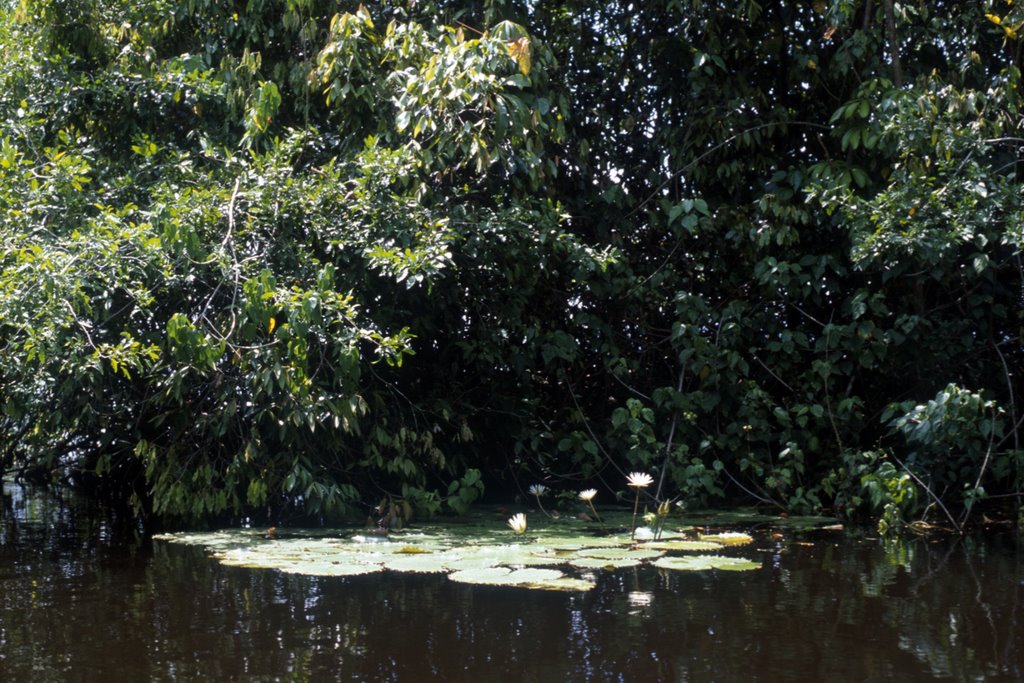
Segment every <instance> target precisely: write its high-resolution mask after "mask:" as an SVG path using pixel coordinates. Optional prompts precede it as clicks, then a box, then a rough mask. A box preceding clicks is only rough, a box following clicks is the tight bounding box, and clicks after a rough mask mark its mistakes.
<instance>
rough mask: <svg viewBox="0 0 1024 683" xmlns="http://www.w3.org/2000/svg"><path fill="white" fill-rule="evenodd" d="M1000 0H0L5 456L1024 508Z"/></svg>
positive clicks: (469, 494)
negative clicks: (366, 0) (545, 0)
mask: <svg viewBox="0 0 1024 683" xmlns="http://www.w3.org/2000/svg"><path fill="white" fill-rule="evenodd" d="M794 5H797V6H794ZM1022 26H1024V5H1021V4H1020V3H1012V4H1011V3H1005V2H1002V1H999V2H996V1H995V0H993V1H992V2H983V3H952V2H939V3H902V4H898V5H895V4H893V3H892V2H890V1H889V0H884V1H883V2H878V3H872V2H864V1H862V0H861V1H858V0H841V1H833V2H828V3H825V2H814V3H795V4H794V3H784V2H767V1H766V2H742V3H734V2H713V1H706V2H677V1H674V0H663V1H662V0H659V1H656V2H649V3H642V6H639V7H638V6H636V5H635V4H634V5H628V4H626V5H624V4H622V3H618V2H611V1H601V2H590V1H588V2H578V1H571V2H564V3H555V4H544V6H539V5H538V3H528V2H519V1H517V0H482V1H481V2H478V3H464V2H447V1H444V0H440V1H430V2H422V1H417V2H406V1H401V0H395V1H388V2H382V3H373V4H372V6H366V5H363V4H359V3H358V2H343V1H340V0H337V1H331V2H313V1H312V0H288V1H287V2H285V1H284V0H264V1H262V2H250V3H246V4H245V7H244V8H243V9H239V8H237V7H234V6H229V5H225V4H224V3H221V2H218V1H217V0H165V1H162V2H155V3H124V2H115V1H114V0H18V1H17V2H15V1H14V0H0V55H2V56H3V59H2V60H0V474H2V475H4V476H15V477H18V478H21V479H24V480H30V481H35V482H45V483H50V484H54V485H58V486H75V487H78V488H80V489H83V490H87V491H90V492H91V493H93V494H94V495H96V496H98V497H100V498H103V499H105V500H109V501H118V502H120V503H122V504H124V505H126V506H128V508H129V509H130V511H131V514H132V515H134V516H135V517H136V518H137V519H139V520H143V521H144V522H145V523H146V524H147V525H149V526H151V527H153V528H157V527H164V528H171V527H182V526H188V525H205V524H211V523H214V522H216V521H218V520H236V521H237V520H240V519H243V518H247V517H248V518H252V519H259V520H261V521H262V520H265V521H266V523H267V526H271V525H273V524H277V523H280V522H281V521H282V520H285V521H287V520H290V519H298V518H300V517H301V518H305V519H314V520H319V521H321V522H323V523H325V524H330V523H332V522H333V521H334V520H341V519H346V518H347V519H352V518H356V519H364V518H369V520H370V522H371V523H372V526H374V527H376V526H382V527H384V528H392V527H393V526H394V525H395V524H398V523H402V522H406V521H408V520H410V519H413V518H416V519H426V518H429V517H433V516H437V515H448V514H453V515H459V514H465V513H467V512H468V511H470V510H471V509H472V508H473V507H474V505H479V504H480V503H482V502H494V501H498V500H511V499H518V500H519V501H521V502H524V501H532V503H533V504H534V505H536V506H537V507H538V508H539V509H540V510H541V512H542V513H543V515H544V516H545V517H547V516H548V515H555V514H558V513H559V512H560V511H563V510H569V509H571V510H577V508H578V509H579V510H580V511H581V513H582V514H587V515H590V516H591V517H593V518H595V522H596V521H597V519H596V518H599V517H602V516H603V513H601V514H599V513H598V512H597V510H598V508H595V507H593V505H590V501H591V500H592V499H593V498H594V497H595V496H596V497H597V499H598V500H604V501H605V502H607V503H609V504H610V503H611V502H612V501H614V502H615V504H616V505H621V506H624V507H625V506H628V507H630V508H631V509H632V511H633V517H634V520H633V522H632V523H631V527H632V529H631V531H633V532H634V533H635V532H636V530H637V528H638V527H639V526H641V523H643V525H644V526H646V527H651V528H654V527H656V526H657V524H658V523H659V519H663V518H666V517H668V516H669V515H670V514H672V512H673V510H674V506H676V505H677V504H683V505H685V506H686V507H687V508H690V509H695V508H702V507H707V506H715V507H721V506H746V505H756V506H758V507H759V508H760V509H763V510H768V511H772V512H773V513H780V514H789V515H807V514H811V515H828V516H835V517H837V518H840V519H842V520H872V524H875V525H877V527H878V529H879V531H880V532H881V533H883V534H888V533H899V532H925V531H927V532H931V531H933V530H948V531H950V532H951V533H954V534H962V533H964V532H965V530H967V529H969V528H989V527H996V528H1003V527H1005V526H1008V525H1018V526H1022V525H1021V521H1022V519H1021V518H1022V517H1024V446H1022V444H1021V436H1022V434H1021V427H1022V424H1024V406H1022V405H1021V404H1020V396H1021V395H1022V391H1024V385H1022V384H1021V382H1020V377H1019V375H1020V368H1022V367H1024V350H1022V349H1024V343H1022V338H1021V336H1022V334H1024V306H1022V305H1021V302H1022V301H1024V259H1022V254H1021V246H1022V243H1024V192H1022V187H1021V183H1022V176H1021V171H1022V170H1024V169H1022V167H1021V164H1022V156H1021V153H1022V150H1024V131H1022V130H1021V111H1022V110H1024V107H1022V104H1024V102H1022V94H1024V90H1022V83H1021V67H1022V59H1024V57H1022V54H1024V41H1022V40H1021V37H1020V35H1019V33H1018V32H1019V30H1020V29H1021V27H1022ZM639 474H643V478H642V479H636V480H635V483H627V478H629V481H631V482H632V481H633V480H632V477H633V476H634V475H639ZM641 483H642V485H641ZM581 491H582V492H584V493H586V494H587V495H588V496H589V498H581V497H580V495H581V494H580V492H581ZM584 503H586V504H587V505H585V504H584ZM645 514H646V515H647V516H650V519H649V520H644V515H645ZM652 520H653V521H652ZM510 531H511V530H510ZM524 533H525V534H528V533H529V527H528V526H527V527H525V531H524Z"/></svg>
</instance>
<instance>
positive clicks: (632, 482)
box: [626, 472, 654, 489]
mask: <svg viewBox="0 0 1024 683" xmlns="http://www.w3.org/2000/svg"><path fill="white" fill-rule="evenodd" d="M653 483H654V477H652V476H651V475H649V474H647V473H646V472H630V474H629V476H628V477H626V484H627V485H629V486H632V487H633V488H637V489H645V488H647V487H648V486H650V485H651V484H653Z"/></svg>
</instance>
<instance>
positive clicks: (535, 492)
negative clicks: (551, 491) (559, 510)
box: [529, 484, 548, 497]
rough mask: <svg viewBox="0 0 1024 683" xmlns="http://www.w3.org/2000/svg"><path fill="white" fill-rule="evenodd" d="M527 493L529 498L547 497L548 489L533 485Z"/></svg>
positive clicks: (540, 485)
mask: <svg viewBox="0 0 1024 683" xmlns="http://www.w3.org/2000/svg"><path fill="white" fill-rule="evenodd" d="M529 491H530V495H531V496H538V497H539V496H544V495H547V492H548V487H547V486H545V485H544V484H533V485H532V486H530V489H529Z"/></svg>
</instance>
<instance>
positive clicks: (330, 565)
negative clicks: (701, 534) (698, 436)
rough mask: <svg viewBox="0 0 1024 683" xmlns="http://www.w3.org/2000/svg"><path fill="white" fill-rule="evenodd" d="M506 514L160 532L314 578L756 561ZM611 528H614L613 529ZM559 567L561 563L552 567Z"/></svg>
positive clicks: (541, 573) (466, 577) (538, 573)
mask: <svg viewBox="0 0 1024 683" xmlns="http://www.w3.org/2000/svg"><path fill="white" fill-rule="evenodd" d="M505 516H506V515H504V514H503V515H502V516H501V518H500V519H489V520H488V521H487V522H486V523H482V522H481V521H480V519H481V517H480V516H477V517H476V518H475V521H474V520H472V519H470V520H465V519H459V520H445V522H444V524H443V525H440V524H438V525H429V524H427V525H424V526H421V527H419V528H416V529H405V530H402V531H396V532H392V533H391V534H390V535H388V536H386V537H385V536H377V535H365V536H363V535H361V532H358V531H357V532H355V533H353V532H351V531H346V530H342V529H318V530H305V529H278V530H277V531H276V532H275V533H274V534H273V535H268V533H267V532H266V531H263V530H256V529H234V530H226V531H218V532H212V533H181V534H163V535H161V536H157V537H155V538H156V539H157V540H162V541H166V542H169V543H182V544H188V545H199V546H202V547H204V548H205V549H206V550H207V552H209V553H210V554H211V555H212V556H213V557H214V558H216V559H217V560H218V561H220V562H222V563H224V564H225V565H230V566H238V567H252V568H265V569H274V570H278V571H282V572H288V573H297V574H309V575H317V576H356V575H359V574H367V573H373V572H379V571H385V570H388V571H395V572H424V573H446V574H451V576H452V578H453V580H456V581H464V582H471V583H480V582H483V583H492V584H494V585H508V586H520V587H528V588H542V589H547V590H573V591H579V590H588V589H589V588H590V587H592V586H593V585H594V580H595V577H596V575H597V574H598V573H599V572H600V571H601V570H612V569H617V568H623V567H636V566H640V565H643V564H648V563H650V562H651V560H655V559H657V562H654V564H655V565H656V566H665V567H669V568H678V569H691V570H693V569H707V568H720V569H731V570H738V569H753V568H756V567H757V565H756V564H755V563H752V562H749V561H747V560H742V559H737V558H727V557H719V556H716V555H708V556H698V557H662V556H663V555H664V554H665V552H666V551H668V552H673V553H679V552H693V551H698V552H708V551H716V550H720V549H721V548H722V547H723V546H724V543H730V542H732V543H735V542H737V541H738V540H739V539H740V538H742V539H747V538H749V536H748V535H746V534H734V535H731V534H713V535H709V536H708V537H707V539H706V540H702V541H696V540H693V538H691V537H687V536H685V535H683V534H682V533H681V532H680V531H678V530H667V531H665V532H664V533H663V534H662V535H661V538H659V539H657V540H651V541H648V542H645V543H637V541H636V540H635V539H632V538H630V535H629V533H628V529H629V526H628V523H629V522H630V521H631V517H630V515H629V513H624V514H623V515H622V517H623V519H624V520H625V522H626V524H622V525H615V524H605V525H602V526H600V527H595V526H593V525H585V524H583V523H581V522H579V521H578V520H547V521H546V520H542V519H540V520H536V525H535V526H531V529H530V532H529V533H528V534H527V535H525V536H517V535H515V534H513V533H512V532H511V531H509V530H508V529H507V528H506V527H505V524H504V520H505ZM533 521H534V520H533V519H532V518H531V523H532V522H533ZM609 528H610V529H615V530H616V533H615V534H613V535H609V534H607V533H606V532H605V530H606V529H609ZM712 539H713V540H712ZM733 539H736V540H733ZM708 557H711V558H714V559H711V560H708V559H707V558H708ZM658 558H660V559H658ZM701 558H704V559H701ZM556 566H558V567H560V569H553V568H554V567H556ZM562 570H564V571H562ZM471 579H472V580H471Z"/></svg>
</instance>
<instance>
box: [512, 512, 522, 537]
mask: <svg viewBox="0 0 1024 683" xmlns="http://www.w3.org/2000/svg"><path fill="white" fill-rule="evenodd" d="M508 525H509V527H510V528H511V529H512V531H514V532H516V533H517V534H525V533H526V515H524V514H523V513H522V512H517V513H516V514H514V515H512V516H511V517H509V518H508Z"/></svg>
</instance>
